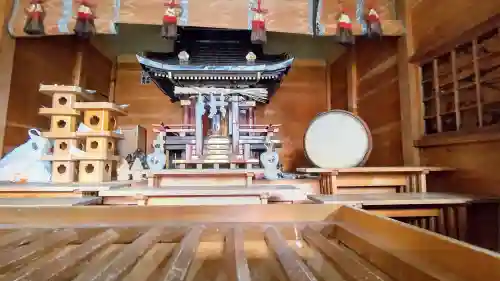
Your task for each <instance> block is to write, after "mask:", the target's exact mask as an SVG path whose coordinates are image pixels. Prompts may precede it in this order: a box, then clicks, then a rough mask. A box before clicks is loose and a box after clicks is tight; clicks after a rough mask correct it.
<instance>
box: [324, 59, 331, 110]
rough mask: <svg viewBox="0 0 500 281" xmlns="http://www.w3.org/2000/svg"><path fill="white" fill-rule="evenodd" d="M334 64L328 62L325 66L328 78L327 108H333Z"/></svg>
mask: <svg viewBox="0 0 500 281" xmlns="http://www.w3.org/2000/svg"><path fill="white" fill-rule="evenodd" d="M331 69H332V65H331V64H330V63H329V62H327V63H326V67H325V76H326V77H325V78H326V110H332V77H331V76H332V72H331Z"/></svg>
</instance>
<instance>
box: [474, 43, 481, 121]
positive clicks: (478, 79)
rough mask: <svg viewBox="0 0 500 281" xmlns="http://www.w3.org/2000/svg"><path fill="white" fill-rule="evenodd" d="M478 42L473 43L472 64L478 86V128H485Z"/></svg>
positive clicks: (475, 82)
mask: <svg viewBox="0 0 500 281" xmlns="http://www.w3.org/2000/svg"><path fill="white" fill-rule="evenodd" d="M477 48H478V47H477V40H473V41H472V62H473V64H474V84H475V86H476V105H477V122H478V126H479V127H482V126H483V101H482V97H481V81H480V80H481V77H480V75H481V73H480V70H479V61H478V60H479V59H478V49H477Z"/></svg>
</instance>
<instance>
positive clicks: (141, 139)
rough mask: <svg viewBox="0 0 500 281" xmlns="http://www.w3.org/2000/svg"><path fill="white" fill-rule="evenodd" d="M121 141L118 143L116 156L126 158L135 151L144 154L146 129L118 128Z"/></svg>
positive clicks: (137, 127)
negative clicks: (139, 150) (138, 150)
mask: <svg viewBox="0 0 500 281" xmlns="http://www.w3.org/2000/svg"><path fill="white" fill-rule="evenodd" d="M120 129H121V133H122V135H123V139H122V140H120V141H118V155H120V156H121V157H127V155H128V154H131V153H133V152H134V151H136V150H137V149H141V150H142V151H144V152H146V149H147V147H146V129H145V128H144V127H142V126H120Z"/></svg>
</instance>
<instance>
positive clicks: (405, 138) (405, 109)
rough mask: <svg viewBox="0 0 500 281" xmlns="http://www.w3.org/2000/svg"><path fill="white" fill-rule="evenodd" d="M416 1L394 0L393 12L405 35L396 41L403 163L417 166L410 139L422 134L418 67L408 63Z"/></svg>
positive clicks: (411, 47)
mask: <svg viewBox="0 0 500 281" xmlns="http://www.w3.org/2000/svg"><path fill="white" fill-rule="evenodd" d="M415 1H416V0H403V1H398V2H397V3H396V5H397V7H396V8H397V11H398V15H399V17H400V19H401V20H402V21H403V23H404V24H405V28H406V34H405V36H402V37H401V38H399V41H398V54H397V56H398V76H399V95H400V108H401V109H400V110H401V141H402V147H403V160H404V164H405V165H420V155H419V151H418V149H417V148H416V147H415V146H414V140H417V139H419V138H420V137H421V136H422V133H423V121H422V97H421V91H420V81H421V74H420V67H419V66H418V65H415V64H411V63H409V58H410V57H411V56H412V55H413V53H414V52H415V50H414V46H413V32H412V22H411V17H410V14H411V13H410V12H411V8H412V6H413V5H412V3H413V2H415Z"/></svg>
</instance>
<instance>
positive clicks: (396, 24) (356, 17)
mask: <svg viewBox="0 0 500 281" xmlns="http://www.w3.org/2000/svg"><path fill="white" fill-rule="evenodd" d="M339 2H340V1H330V0H319V8H318V12H317V19H316V21H317V24H318V26H319V32H320V34H322V35H335V34H336V32H337V17H338V15H339V13H340V11H341V9H342V8H343V9H344V10H345V12H346V13H347V15H349V17H350V18H351V21H352V23H353V25H352V29H353V33H354V34H356V35H361V34H363V23H364V21H365V16H364V15H365V14H367V13H368V9H366V8H365V7H363V8H361V7H359V9H358V3H359V1H358V0H346V1H342V2H343V4H342V5H340V4H339ZM365 3H366V1H365ZM375 3H376V4H377V6H376V9H377V12H378V13H379V16H380V20H381V23H382V28H383V30H384V34H385V35H395V36H399V35H402V34H403V33H404V28H403V24H402V23H401V21H400V20H398V19H397V16H396V12H395V6H394V1H392V0H381V1H376V2H375Z"/></svg>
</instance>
